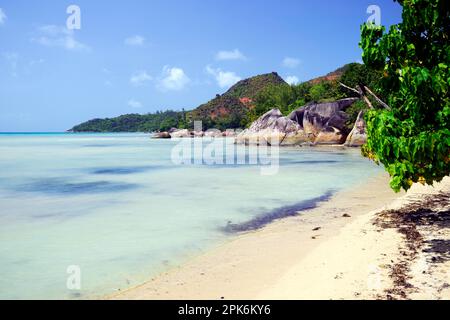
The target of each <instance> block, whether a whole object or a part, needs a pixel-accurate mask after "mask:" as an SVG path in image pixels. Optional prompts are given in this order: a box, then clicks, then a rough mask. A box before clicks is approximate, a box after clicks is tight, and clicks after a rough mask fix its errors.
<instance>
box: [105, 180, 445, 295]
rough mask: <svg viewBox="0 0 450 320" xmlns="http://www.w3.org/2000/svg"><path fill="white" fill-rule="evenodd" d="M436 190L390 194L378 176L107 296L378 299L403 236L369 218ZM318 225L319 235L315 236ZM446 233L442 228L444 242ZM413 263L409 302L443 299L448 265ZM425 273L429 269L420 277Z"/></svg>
mask: <svg viewBox="0 0 450 320" xmlns="http://www.w3.org/2000/svg"><path fill="white" fill-rule="evenodd" d="M441 189H445V190H447V189H450V179H446V180H444V182H443V183H441V184H440V185H439V186H438V187H436V188H430V187H422V186H414V188H413V190H412V191H411V192H409V193H408V196H407V197H406V196H405V195H404V194H397V195H396V194H394V193H393V192H392V191H391V190H390V189H389V187H388V178H387V176H384V175H383V176H382V177H378V178H375V179H373V180H372V181H370V182H369V183H366V184H364V185H361V186H355V187H354V189H353V190H352V191H350V192H349V191H347V192H341V193H339V194H337V195H336V196H334V197H333V199H331V200H330V201H328V202H326V203H323V204H322V205H321V206H319V207H318V208H315V209H312V210H309V211H305V212H302V213H301V215H299V216H296V217H292V218H287V219H283V220H279V221H276V222H274V223H272V224H270V225H269V226H267V227H265V228H263V229H261V230H258V231H255V232H250V233H246V234H243V235H240V236H237V237H236V239H234V240H232V241H230V242H228V243H226V244H225V245H222V246H221V247H218V248H216V249H215V250H212V251H209V252H207V253H205V254H203V255H201V256H198V257H195V258H193V259H192V260H190V261H189V262H187V263H185V264H183V265H181V266H179V267H177V268H174V269H172V270H170V271H168V272H166V273H163V274H160V275H159V276H157V277H155V278H153V279H151V280H149V281H148V282H146V283H144V284H143V285H141V286H138V287H135V288H132V289H130V290H127V291H124V292H120V293H118V294H116V295H113V296H112V297H110V298H113V299H221V298H224V299H375V298H383V297H386V293H385V290H386V289H388V288H391V287H392V286H393V283H392V280H391V277H390V276H389V272H390V267H389V266H390V265H392V263H393V262H396V261H398V260H399V259H400V258H401V257H400V252H399V248H401V247H402V245H403V243H404V238H403V237H402V235H401V234H400V233H398V232H397V231H396V230H395V229H383V230H380V228H379V227H376V226H374V225H373V219H374V217H375V216H376V215H377V213H378V212H379V211H380V210H382V209H386V208H388V207H389V208H394V207H398V206H403V205H405V204H406V203H408V201H410V199H411V198H416V197H417V196H419V195H421V194H427V193H433V192H436V191H438V190H441ZM343 214H349V215H351V217H350V218H346V217H343ZM316 227H320V229H319V230H316V231H313V229H315V228H316ZM447 231H448V230H447ZM447 231H445V232H443V231H442V230H440V232H442V233H443V234H442V235H441V236H442V237H444V238H446V237H447V238H446V239H447V240H448V239H449V237H448V236H449V234H448V232H447ZM430 232H431V231H430ZM417 263H418V266H412V272H411V274H412V280H411V282H412V283H414V285H415V286H417V290H416V291H417V292H416V293H413V294H411V298H429V299H438V298H446V299H448V298H449V297H450V294H449V289H448V288H447V287H446V285H445V283H446V282H447V281H448V282H450V281H449V279H448V277H449V273H448V272H449V270H450V268H449V267H450V265H449V262H444V263H441V264H439V266H436V267H435V266H433V267H431V266H430V264H429V263H428V262H427V257H426V256H425V255H422V256H420V261H418V262H417ZM424 268H426V269H427V270H428V271H430V270H431V269H433V270H432V271H430V272H428V273H427V274H425V273H423V271H424Z"/></svg>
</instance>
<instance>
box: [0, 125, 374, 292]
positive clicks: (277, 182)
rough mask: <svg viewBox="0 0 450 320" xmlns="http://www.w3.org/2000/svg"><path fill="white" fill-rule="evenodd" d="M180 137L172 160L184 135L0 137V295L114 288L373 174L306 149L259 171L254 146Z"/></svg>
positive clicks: (354, 155)
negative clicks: (208, 155)
mask: <svg viewBox="0 0 450 320" xmlns="http://www.w3.org/2000/svg"><path fill="white" fill-rule="evenodd" d="M189 140H190V141H192V148H193V151H192V153H191V154H189V153H187V152H186V154H185V155H184V156H183V159H184V161H179V160H180V159H179V158H180V157H177V156H176V155H177V154H179V152H178V151H179V150H180V144H181V143H185V144H186V141H184V142H182V141H175V140H155V139H151V136H150V135H149V134H140V133H114V134H112V133H111V134H109V133H108V134H99V133H83V134H81V133H3V134H0V168H1V169H0V299H96V298H101V297H104V296H106V295H110V294H114V293H115V292H118V291H119V290H125V289H127V288H130V287H133V286H136V285H139V284H140V283H142V282H144V281H146V280H148V279H150V278H151V277H154V276H156V275H157V274H159V273H161V272H165V271H166V270H169V269H170V268H173V267H175V266H177V265H179V264H182V263H183V262H185V261H187V260H189V259H191V258H192V257H194V256H196V255H199V254H202V253H204V252H206V251H207V250H210V249H212V248H214V247H216V246H218V245H220V244H222V243H224V242H226V241H229V240H230V239H233V237H236V235H238V234H240V233H242V232H248V231H253V230H256V229H258V228H262V227H264V226H265V225H267V224H269V223H271V222H273V221H274V220H277V219H282V218H284V217H287V216H291V215H296V214H308V213H307V211H305V210H306V209H308V208H312V207H314V206H317V205H319V204H320V203H321V202H323V201H328V200H329V199H330V197H331V196H332V195H333V194H335V193H336V192H338V191H344V190H346V189H351V188H354V187H355V185H361V183H364V181H366V180H368V179H370V178H371V177H374V176H376V175H378V174H380V173H381V172H382V168H380V167H378V166H377V165H375V164H374V163H373V162H371V161H369V160H368V159H365V158H363V157H362V156H361V154H360V150H359V149H343V148H311V147H286V148H280V149H279V150H277V152H276V153H274V155H276V157H277V159H276V160H277V161H276V165H277V167H276V170H269V171H264V170H263V169H264V168H263V167H264V166H266V167H267V162H266V163H265V164H261V163H254V162H252V161H250V158H251V157H250V155H251V154H252V153H254V152H258V147H253V149H252V150H250V147H249V146H235V145H234V144H233V141H232V139H219V138H217V139H213V140H214V141H215V142H216V143H217V142H220V143H223V145H224V146H225V147H224V148H225V149H226V150H233V152H234V153H235V154H234V155H233V156H232V157H230V158H229V159H231V161H223V163H221V162H220V161H216V162H212V161H195V157H196V154H197V155H198V154H202V152H204V151H208V150H209V149H211V147H209V146H210V145H211V143H212V142H211V141H212V140H208V141H207V139H189ZM200 140H201V141H200ZM187 143H191V142H187ZM208 148H209V149H208ZM227 148H228V149H227ZM254 148H257V150H256V151H255V149H254ZM225 149H224V150H225ZM183 150H185V149H183ZM216 150H217V149H216ZM220 156H222V155H220ZM174 158H177V159H174ZM191 158H192V159H191ZM238 158H240V159H241V160H242V159H244V160H245V161H240V162H239V161H238V160H237V159H238ZM188 160H192V161H188ZM272 164H273V163H272ZM268 173H269V174H268Z"/></svg>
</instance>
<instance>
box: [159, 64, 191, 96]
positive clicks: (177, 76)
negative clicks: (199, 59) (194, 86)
mask: <svg viewBox="0 0 450 320" xmlns="http://www.w3.org/2000/svg"><path fill="white" fill-rule="evenodd" d="M190 82H191V79H189V77H188V76H187V75H186V73H185V72H184V70H183V69H181V68H176V67H173V68H171V67H168V66H165V67H164V69H163V75H162V78H161V79H160V80H159V83H158V88H159V89H160V90H162V91H179V90H182V89H184V88H185V87H186V86H187V85H188V84H189V83H190Z"/></svg>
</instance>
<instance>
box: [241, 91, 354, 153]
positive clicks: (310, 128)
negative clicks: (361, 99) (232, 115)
mask: <svg viewBox="0 0 450 320" xmlns="http://www.w3.org/2000/svg"><path fill="white" fill-rule="evenodd" d="M357 100H358V98H348V99H342V100H338V101H334V102H326V103H313V104H309V105H306V106H304V107H301V108H298V109H297V110H294V111H293V112H292V113H291V114H290V115H289V116H287V117H284V116H283V115H282V113H281V112H280V110H278V109H272V110H270V111H268V112H267V113H265V114H263V115H262V116H261V117H260V118H259V119H257V120H256V121H255V122H253V123H252V125H251V126H250V128H248V129H247V130H244V131H243V132H242V133H241V134H239V135H238V136H237V138H236V143H240V144H242V143H245V144H272V145H273V144H277V145H302V144H304V143H314V144H342V143H344V142H345V140H346V137H347V135H346V133H348V131H347V129H346V126H345V123H346V121H347V120H348V116H347V114H346V113H345V110H346V109H347V108H348V107H349V106H351V105H352V104H353V103H354V102H355V101H357Z"/></svg>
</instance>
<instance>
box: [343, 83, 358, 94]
mask: <svg viewBox="0 0 450 320" xmlns="http://www.w3.org/2000/svg"><path fill="white" fill-rule="evenodd" d="M339 84H340V85H341V86H342V87H344V88H345V89H348V90H350V91H353V92H354V93H356V94H357V95H361V93H360V92H359V91H358V90H356V89H353V88H350V87H349V86H346V85H345V84H343V83H342V82H339Z"/></svg>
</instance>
